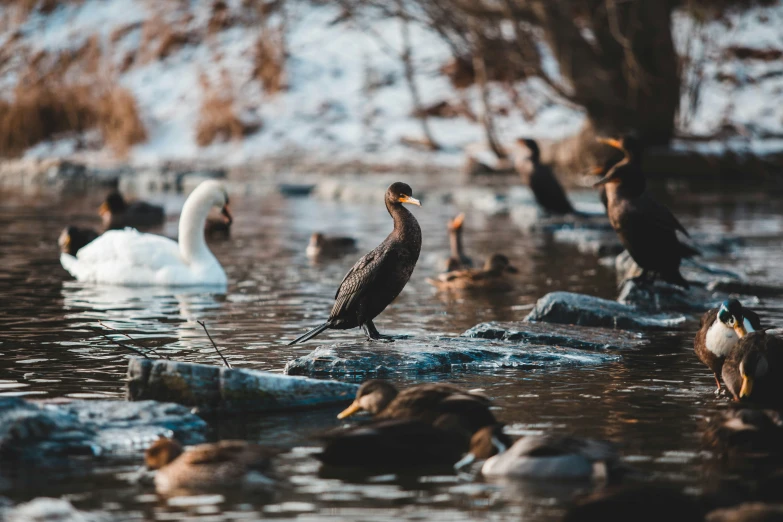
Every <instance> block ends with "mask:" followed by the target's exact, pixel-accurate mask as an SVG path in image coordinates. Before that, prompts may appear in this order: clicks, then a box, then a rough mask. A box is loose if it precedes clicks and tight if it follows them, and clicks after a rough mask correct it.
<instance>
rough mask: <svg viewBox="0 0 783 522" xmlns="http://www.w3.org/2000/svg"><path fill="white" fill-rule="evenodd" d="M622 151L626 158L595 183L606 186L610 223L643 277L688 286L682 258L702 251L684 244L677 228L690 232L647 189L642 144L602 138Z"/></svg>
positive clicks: (627, 139) (634, 140) (629, 137)
mask: <svg viewBox="0 0 783 522" xmlns="http://www.w3.org/2000/svg"><path fill="white" fill-rule="evenodd" d="M599 141H601V142H602V143H606V144H607V145H610V146H612V147H615V148H617V149H619V150H621V151H622V152H623V153H624V154H625V158H624V159H623V160H622V161H621V162H620V163H618V164H616V165H615V166H614V167H612V169H611V170H610V171H609V173H608V174H607V175H606V176H604V177H603V178H602V179H601V180H599V181H598V182H596V183H595V186H602V185H605V186H606V195H607V203H608V205H609V206H608V212H607V213H608V215H609V222H610V223H611V224H612V228H614V230H615V232H617V236H618V237H619V239H620V242H621V243H622V244H623V246H624V247H625V249H626V250H628V253H629V254H630V255H631V257H632V258H633V260H634V261H635V262H636V264H637V265H639V267H641V269H642V275H641V276H640V278H641V279H642V280H648V279H649V278H650V276H652V278H654V277H655V276H660V277H661V278H662V279H663V280H664V281H666V282H668V283H672V284H674V285H678V286H681V287H684V288H688V286H689V285H688V281H686V280H685V279H684V278H683V277H682V275H681V274H680V261H681V260H682V259H683V258H687V257H692V256H694V255H698V254H699V252H698V250H696V249H694V248H692V247H690V246H688V245H686V244H684V243H681V242H680V240H679V239H678V238H677V231H678V230H679V231H681V232H683V233H684V234H685V235H686V236H687V235H688V231H687V230H685V227H683V226H682V224H681V223H680V222H679V221H678V220H677V218H676V217H674V214H672V213H671V211H670V210H669V209H668V208H666V207H665V206H664V205H662V204H660V203H658V202H657V201H655V199H653V198H652V197H651V196H650V194H649V193H648V192H647V190H646V186H645V182H644V173H643V172H642V169H641V154H642V144H641V142H640V141H639V139H637V138H636V137H635V136H633V135H631V134H628V135H626V136H624V137H623V139H622V141H617V140H613V139H600V140H599Z"/></svg>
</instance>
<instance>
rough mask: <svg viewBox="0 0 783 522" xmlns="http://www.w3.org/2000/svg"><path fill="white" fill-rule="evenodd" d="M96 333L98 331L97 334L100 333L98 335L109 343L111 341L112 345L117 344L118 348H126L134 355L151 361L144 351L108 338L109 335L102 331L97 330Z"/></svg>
mask: <svg viewBox="0 0 783 522" xmlns="http://www.w3.org/2000/svg"><path fill="white" fill-rule="evenodd" d="M95 331H96V332H98V333H99V334H100V335H101V336H102V337H103V338H104V339H106V340H107V341H109V342H112V343H114V344H116V345H117V346H119V347H120V348H125V349H126V350H130V351H132V352H133V353H136V354H138V355H141V356H142V357H144V358H145V359H149V357H148V356H147V354H146V353H144V352H142V351H141V350H139V349H138V348H134V347H133V346H130V345H127V344H124V343H121V342H119V341H118V340H116V339H112V338H111V337H109V336H108V335H106V334H105V333H103V332H101V331H100V330H98V329H97V328H95Z"/></svg>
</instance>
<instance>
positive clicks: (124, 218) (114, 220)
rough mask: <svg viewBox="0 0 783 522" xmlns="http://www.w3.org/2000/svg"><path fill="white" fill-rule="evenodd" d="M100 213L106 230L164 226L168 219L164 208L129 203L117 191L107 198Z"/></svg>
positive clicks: (141, 203) (138, 202) (145, 203)
mask: <svg viewBox="0 0 783 522" xmlns="http://www.w3.org/2000/svg"><path fill="white" fill-rule="evenodd" d="M98 212H99V213H100V215H101V219H102V220H103V228H104V229H106V230H116V229H122V228H125V227H133V228H144V227H152V226H157V225H161V224H163V221H164V220H165V218H166V216H165V214H164V212H163V207H161V206H158V205H152V204H150V203H147V202H144V201H133V202H131V203H128V202H127V201H125V198H123V197H122V194H120V193H119V192H116V191H115V192H112V193H110V194H109V195H108V196H106V200H105V201H104V202H103V204H101V206H100V209H99V210H98Z"/></svg>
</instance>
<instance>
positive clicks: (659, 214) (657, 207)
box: [637, 192, 690, 237]
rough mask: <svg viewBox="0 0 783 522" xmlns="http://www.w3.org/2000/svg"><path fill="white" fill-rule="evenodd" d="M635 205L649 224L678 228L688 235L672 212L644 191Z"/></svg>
mask: <svg viewBox="0 0 783 522" xmlns="http://www.w3.org/2000/svg"><path fill="white" fill-rule="evenodd" d="M637 205H638V208H639V210H640V211H641V212H643V213H644V215H645V216H646V217H647V219H648V220H649V222H650V224H651V225H654V226H655V227H657V228H661V229H665V230H679V231H680V232H682V233H683V234H685V235H686V236H688V237H690V234H689V233H688V231H687V230H685V227H684V226H682V223H680V221H679V220H678V219H677V218H676V217H675V216H674V214H672V212H671V210H669V209H668V207H666V206H665V205H662V204H661V203H658V202H657V201H656V200H654V199H653V198H651V197H650V196H649V195H648V194H647V193H646V192H645V193H644V194H642V195H641V196H640V197H639V198H638V199H637Z"/></svg>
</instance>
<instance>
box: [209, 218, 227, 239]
mask: <svg viewBox="0 0 783 522" xmlns="http://www.w3.org/2000/svg"><path fill="white" fill-rule="evenodd" d="M232 224H233V220H232V219H230V218H228V217H226V216H225V215H223V214H221V215H220V217H216V216H208V217H207V220H206V222H204V235H205V236H206V237H210V238H228V237H230V236H231V225H232Z"/></svg>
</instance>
